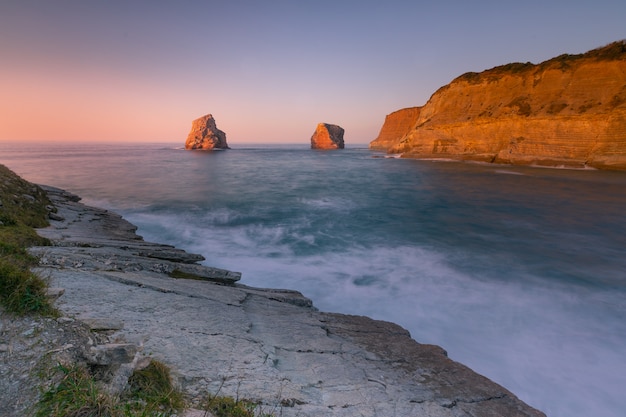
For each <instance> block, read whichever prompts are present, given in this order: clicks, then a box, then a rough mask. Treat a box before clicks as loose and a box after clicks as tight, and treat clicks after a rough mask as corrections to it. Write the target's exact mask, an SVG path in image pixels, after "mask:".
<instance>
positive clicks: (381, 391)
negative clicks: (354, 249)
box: [0, 187, 544, 417]
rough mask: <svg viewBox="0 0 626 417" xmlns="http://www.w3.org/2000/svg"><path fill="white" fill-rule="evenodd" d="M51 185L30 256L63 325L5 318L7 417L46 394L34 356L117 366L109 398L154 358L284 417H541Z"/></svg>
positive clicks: (356, 320)
mask: <svg viewBox="0 0 626 417" xmlns="http://www.w3.org/2000/svg"><path fill="white" fill-rule="evenodd" d="M44 189H45V191H46V192H47V193H48V195H49V198H50V199H51V201H52V202H53V204H54V205H55V206H56V207H57V212H56V214H55V215H54V216H53V217H54V218H53V219H52V220H51V226H49V227H48V228H45V229H40V230H39V231H38V232H39V233H40V234H41V235H42V236H45V237H47V238H49V239H50V240H51V241H52V242H53V246H45V247H34V248H31V252H32V253H33V254H35V255H37V256H39V257H40V267H39V268H38V269H39V272H40V273H41V274H42V275H43V276H44V277H48V279H49V281H50V285H51V287H53V288H54V290H53V291H52V292H53V293H54V296H56V297H58V299H57V301H56V306H57V307H58V308H59V309H60V311H61V312H62V314H63V317H61V318H59V319H57V320H53V319H41V320H38V321H37V320H34V319H24V320H27V321H28V320H31V321H32V322H31V321H29V322H28V323H27V326H26V327H27V330H26V331H24V330H23V328H24V327H22V328H20V331H17V330H11V329H12V327H11V326H14V327H15V326H17V324H16V323H17V322H16V321H15V320H10V319H6V317H5V316H4V315H2V329H0V333H2V337H3V340H2V341H1V342H0V356H1V357H2V358H3V359H2V361H0V373H1V374H2V376H3V378H2V382H1V383H0V391H1V392H3V394H0V397H7V398H2V401H0V402H4V405H3V406H2V408H0V414H2V415H9V416H11V415H15V416H17V415H24V414H21V412H22V411H21V410H24V409H25V408H24V407H25V406H24V405H23V402H24V401H26V400H27V399H28V398H30V397H33V398H34V397H36V395H37V394H36V392H33V389H32V387H30V388H29V387H28V386H27V385H28V382H29V381H31V379H32V377H29V376H28V375H31V376H32V369H34V368H35V362H36V361H35V360H34V359H33V357H31V358H30V359H29V358H26V359H24V360H23V362H22V363H32V366H31V368H32V369H30V370H28V371H27V370H24V369H22V370H20V369H17V368H19V366H18V365H19V364H20V362H19V361H17V359H18V356H19V355H27V354H28V352H36V353H35V354H36V355H48V356H50V360H53V359H54V357H55V355H63V354H65V355H74V356H75V357H77V358H80V360H84V361H86V362H88V363H91V364H97V365H101V366H109V367H111V368H112V370H111V377H110V385H111V386H110V390H112V391H115V390H119V389H121V387H123V385H124V383H125V380H124V376H125V375H128V374H129V370H131V369H132V367H133V366H136V364H137V363H140V362H141V361H142V359H143V358H145V357H151V358H156V359H159V360H160V361H162V362H164V363H166V364H167V365H169V366H170V367H171V369H172V370H173V372H174V375H175V377H176V379H177V382H178V384H179V385H180V387H181V388H182V390H183V391H184V393H185V394H186V395H187V396H188V397H189V399H190V403H191V404H192V405H193V404H194V403H196V404H197V403H198V402H199V401H200V400H201V399H202V398H205V397H206V395H207V394H219V395H228V396H233V397H237V398H248V399H251V400H253V401H259V402H260V403H261V404H262V407H263V410H265V411H268V412H271V413H273V415H276V416H278V415H280V416H301V417H306V416H311V417H312V416H388V417H392V416H398V417H400V416H433V417H435V416H437V417H438V416H450V417H451V416H544V414H543V413H541V412H539V411H537V410H535V409H533V408H531V407H529V406H528V405H526V404H524V403H523V402H522V401H520V400H519V399H518V398H517V397H515V395H514V394H512V393H511V392H509V391H507V390H506V389H504V388H503V387H501V386H499V385H497V384H495V383H494V382H492V381H490V380H489V379H487V378H485V377H483V376H481V375H478V374H476V373H475V372H473V371H472V370H471V369H469V368H468V367H466V366H464V365H462V364H460V363H457V362H454V361H452V360H451V359H449V358H448V357H447V355H446V352H445V351H444V350H443V349H442V348H440V347H438V346H433V345H427V344H420V343H417V342H416V341H414V340H413V339H411V337H410V335H409V333H408V332H407V331H406V330H405V329H403V328H401V327H400V326H398V325H395V324H393V323H388V322H383V321H376V320H372V319H370V318H367V317H361V316H349V315H342V314H333V313H326V312H321V311H318V310H317V309H316V308H315V307H314V306H313V305H312V302H311V301H310V300H309V299H307V298H306V297H304V296H303V295H302V294H300V293H298V292H295V291H290V290H278V289H263V288H252V287H248V286H245V285H242V284H241V283H239V281H240V278H241V275H240V274H238V273H236V272H232V271H225V270H221V269H216V268H210V267H206V266H204V265H201V264H199V263H198V262H199V261H201V260H202V259H203V258H202V257H201V256H200V255H194V254H189V253H187V252H185V251H182V250H180V249H177V248H174V247H171V246H167V245H161V244H156V243H149V242H145V241H144V240H143V239H142V238H141V237H140V236H138V235H136V233H135V231H136V227H134V226H133V225H132V224H130V223H128V222H127V221H125V220H124V219H122V218H121V217H120V216H119V215H117V214H115V213H112V212H110V211H106V210H102V209H98V208H93V207H88V206H85V205H83V204H81V203H80V202H79V198H78V197H77V196H74V195H72V194H69V193H67V192H64V191H62V190H59V189H56V188H52V187H44ZM33 320H34V321H33ZM29 326H30V327H29ZM64 326H65V328H64ZM30 328H32V331H30V330H28V329H30ZM72 335H74V336H72ZM44 336H45V337H46V340H45V342H46V343H35V340H36V338H37V337H39V338H41V337H44ZM48 336H49V337H48ZM70 336H71V337H70ZM5 337H6V338H7V340H6V341H5V340H4V339H5ZM20 346H21V347H22V348H20ZM29 346H31V347H29ZM36 346H39V347H36ZM37 349H39V350H37ZM20 352H21V353H20ZM12 358H14V359H16V362H13V363H12ZM21 366H24V365H21ZM25 375H26V376H25ZM12 378H14V379H12ZM20 378H21V379H20ZM20 392H21V393H23V395H21V396H20V395H19V393H20ZM11 393H12V394H11ZM16 393H17V394H16ZM25 399H26V400H25ZM188 414H189V415H192V414H193V411H188ZM199 415H202V414H199Z"/></svg>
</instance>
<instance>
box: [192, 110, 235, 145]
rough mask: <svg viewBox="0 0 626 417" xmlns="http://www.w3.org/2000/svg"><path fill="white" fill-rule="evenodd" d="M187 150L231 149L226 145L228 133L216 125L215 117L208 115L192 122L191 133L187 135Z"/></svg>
mask: <svg viewBox="0 0 626 417" xmlns="http://www.w3.org/2000/svg"><path fill="white" fill-rule="evenodd" d="M185 149H202V150H205V151H210V150H213V149H230V148H229V147H228V144H227V143H226V133H224V132H223V131H221V130H219V129H218V128H217V126H216V125H215V119H214V118H213V115H211V114H207V115H206V116H202V117H200V118H198V119H196V120H194V121H193V122H191V131H190V132H189V135H187V141H186V142H185Z"/></svg>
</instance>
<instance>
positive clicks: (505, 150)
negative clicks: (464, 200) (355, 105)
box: [370, 41, 626, 169]
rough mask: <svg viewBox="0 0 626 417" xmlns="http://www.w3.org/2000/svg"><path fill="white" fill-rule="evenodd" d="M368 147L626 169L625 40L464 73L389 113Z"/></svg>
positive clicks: (418, 154) (476, 158)
mask: <svg viewBox="0 0 626 417" xmlns="http://www.w3.org/2000/svg"><path fill="white" fill-rule="evenodd" d="M370 148H371V149H377V150H385V151H387V152H389V153H399V154H402V156H404V157H412V158H451V159H458V160H471V161H481V162H494V163H507V164H519V165H540V166H564V167H572V168H585V167H592V168H601V169H626V41H620V42H615V43H612V44H610V45H607V46H605V47H603V48H598V49H596V50H593V51H589V52H587V53H585V54H581V55H561V56H559V57H556V58H553V59H550V60H548V61H545V62H543V63H541V64H538V65H534V64H531V63H513V64H508V65H503V66H500V67H495V68H492V69H490V70H486V71H483V72H481V73H473V72H471V73H466V74H463V75H461V76H460V77H458V78H456V79H455V80H453V81H452V82H451V83H450V84H448V85H446V86H444V87H441V88H440V89H439V90H438V91H437V92H435V93H434V94H433V95H432V96H431V98H430V99H429V100H428V102H427V103H426V104H425V105H424V106H422V107H416V108H410V109H402V110H399V111H397V112H394V113H392V114H390V115H388V116H387V118H386V120H385V123H384V125H383V127H382V128H381V131H380V134H379V136H378V137H377V138H376V139H375V140H374V141H372V142H371V144H370Z"/></svg>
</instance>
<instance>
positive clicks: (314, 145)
mask: <svg viewBox="0 0 626 417" xmlns="http://www.w3.org/2000/svg"><path fill="white" fill-rule="evenodd" d="M343 133H344V130H343V128H341V127H339V126H337V125H331V124H328V123H319V124H318V125H317V128H316V129H315V133H313V136H311V149H343V148H344V143H343Z"/></svg>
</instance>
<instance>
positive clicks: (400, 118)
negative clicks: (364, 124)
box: [370, 107, 421, 150]
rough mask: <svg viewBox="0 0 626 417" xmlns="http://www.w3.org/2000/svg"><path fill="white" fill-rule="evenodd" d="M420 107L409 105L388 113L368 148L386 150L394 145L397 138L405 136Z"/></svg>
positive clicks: (414, 121) (413, 123)
mask: <svg viewBox="0 0 626 417" xmlns="http://www.w3.org/2000/svg"><path fill="white" fill-rule="evenodd" d="M420 109H421V108H420V107H409V108H406V109H401V110H397V111H394V112H393V113H390V114H388V115H387V117H385V123H384V124H383V127H382V128H381V129H380V133H378V137H377V138H376V139H374V140H373V141H372V143H370V148H371V149H376V150H387V149H389V148H390V147H392V146H393V145H395V143H396V142H397V141H398V138H402V137H404V136H406V135H407V134H408V133H409V132H410V131H411V129H412V128H413V126H415V123H416V122H417V118H418V117H419V115H420Z"/></svg>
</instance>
